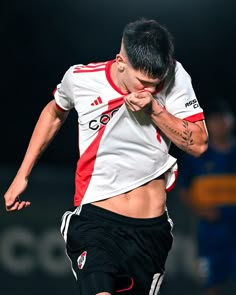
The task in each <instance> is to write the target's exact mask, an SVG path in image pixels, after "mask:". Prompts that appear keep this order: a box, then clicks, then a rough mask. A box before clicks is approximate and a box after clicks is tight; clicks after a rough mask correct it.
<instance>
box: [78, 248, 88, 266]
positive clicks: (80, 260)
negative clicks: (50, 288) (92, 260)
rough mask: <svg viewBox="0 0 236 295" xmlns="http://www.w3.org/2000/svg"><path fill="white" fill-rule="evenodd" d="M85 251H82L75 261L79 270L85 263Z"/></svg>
mask: <svg viewBox="0 0 236 295" xmlns="http://www.w3.org/2000/svg"><path fill="white" fill-rule="evenodd" d="M86 256H87V251H84V252H83V253H82V254H81V255H80V256H79V257H78V259H77V265H78V268H79V269H82V268H83V267H84V265H85V262H86Z"/></svg>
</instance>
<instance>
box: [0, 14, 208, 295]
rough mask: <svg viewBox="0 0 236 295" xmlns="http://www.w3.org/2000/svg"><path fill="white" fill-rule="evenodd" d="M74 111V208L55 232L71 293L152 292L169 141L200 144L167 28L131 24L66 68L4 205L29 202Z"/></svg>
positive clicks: (171, 177) (166, 243)
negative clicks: (108, 47)
mask: <svg viewBox="0 0 236 295" xmlns="http://www.w3.org/2000/svg"><path fill="white" fill-rule="evenodd" d="M73 108H75V109H76V111H77V113H78V128H79V150H80V158H79V160H78V164H77V170H76V176H75V195H74V208H73V209H70V210H68V211H66V212H65V214H64V215H63V217H62V225H61V233H62V235H63V237H64V239H65V243H66V251H67V254H68V256H69V258H70V260H71V265H72V271H73V273H74V275H75V277H76V280H77V286H78V294H81V295H94V294H99V295H111V294H118V293H121V292H122V294H135V295H145V294H149V295H152V294H157V293H158V291H159V288H160V285H161V282H162V280H163V276H164V271H165V262H166V259H167V256H168V252H169V250H170V249H171V246H172V241H173V236H172V221H171V219H170V218H169V216H168V213H167V208H166V191H168V190H170V189H171V188H172V187H173V186H174V184H175V180H176V175H177V163H176V161H177V160H176V159H175V158H174V157H172V156H171V155H170V154H169V152H168V151H169V148H170V143H171V142H173V143H174V144H175V145H176V146H177V147H179V148H180V149H181V150H183V151H185V152H186V153H189V154H191V155H193V156H195V157H198V156H200V155H201V154H202V153H203V152H204V151H205V150H206V149H207V140H208V134H207V130H206V127H205V122H204V114H203V110H202V108H201V107H200V105H199V103H198V100H197V98H196V96H195V93H194V90H193V87H192V83H191V78H190V76H189V74H188V73H187V72H186V71H185V69H184V68H183V66H182V65H181V63H179V62H178V61H176V60H175V59H174V46H173V41H172V37H171V35H170V33H169V32H168V30H167V29H166V28H164V27H163V26H161V25H160V24H159V23H158V22H157V21H155V20H147V19H143V18H142V19H139V20H137V21H134V22H131V23H129V24H127V25H126V26H125V28H124V31H123V36H122V41H121V48H120V51H119V53H118V54H117V55H116V57H115V59H114V60H111V61H106V62H98V63H90V64H88V65H83V64H79V65H74V66H72V67H70V68H69V70H68V71H67V72H66V73H65V75H64V77H63V79H62V81H61V83H60V84H58V86H57V88H56V90H55V92H54V99H53V100H52V101H50V102H49V103H48V104H47V105H46V106H45V108H44V109H43V110H42V113H41V115H40V117H39V120H38V122H37V124H36V126H35V129H34V132H33V134H32V137H31V140H30V143H29V146H28V149H27V151H26V154H25V157H24V159H23V162H22V164H21V166H20V168H19V170H18V172H17V174H16V176H15V178H14V180H13V182H12V184H11V185H10V187H9V189H8V190H7V192H6V194H5V204H6V210H7V211H15V210H21V209H23V208H26V207H28V206H29V205H30V202H29V201H27V200H23V197H21V198H20V197H19V196H20V195H22V193H23V192H24V191H25V189H26V187H27V183H28V178H29V176H30V173H31V170H32V169H33V167H34V166H35V164H36V162H37V160H38V159H39V157H40V156H41V155H42V153H43V152H44V151H45V150H46V148H47V147H48V145H49V144H50V142H51V141H52V140H53V138H54V136H55V135H56V133H57V132H58V131H59V129H60V128H61V126H62V125H63V123H64V122H65V120H66V118H67V116H68V114H69V112H70V110H71V109H73ZM137 159H138V162H137Z"/></svg>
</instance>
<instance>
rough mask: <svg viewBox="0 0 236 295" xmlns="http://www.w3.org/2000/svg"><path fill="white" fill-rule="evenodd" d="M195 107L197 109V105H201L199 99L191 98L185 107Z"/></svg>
mask: <svg viewBox="0 0 236 295" xmlns="http://www.w3.org/2000/svg"><path fill="white" fill-rule="evenodd" d="M191 106H192V107H193V108H194V109H196V108H197V107H199V104H198V101H197V100H196V99H193V100H190V101H189V102H186V104H185V107H186V108H188V107H191Z"/></svg>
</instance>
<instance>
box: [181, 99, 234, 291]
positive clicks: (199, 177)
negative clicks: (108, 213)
mask: <svg viewBox="0 0 236 295" xmlns="http://www.w3.org/2000/svg"><path fill="white" fill-rule="evenodd" d="M206 122H207V127H208V132H209V148H208V150H207V151H206V153H204V154H203V155H202V156H201V157H200V158H198V159H195V158H193V157H191V156H187V155H183V156H182V158H181V161H180V163H181V165H180V173H179V183H178V184H179V187H180V196H181V197H182V198H183V200H184V201H185V203H186V204H187V205H189V206H190V208H192V212H193V213H194V216H195V217H196V221H197V237H196V238H197V251H198V253H197V255H198V263H197V271H198V276H199V279H200V282H201V283H202V284H201V285H202V287H203V290H204V294H207V295H220V294H221V295H227V293H226V292H227V291H226V289H225V288H224V284H223V283H225V282H226V281H227V280H228V279H230V278H232V277H233V276H234V278H235V275H236V142H235V138H234V132H233V131H234V123H235V118H234V114H233V112H232V111H231V108H230V106H229V104H228V102H227V101H225V100H219V99H218V100H214V102H212V103H209V104H208V105H206ZM229 295H232V294H231V293H230V294H229Z"/></svg>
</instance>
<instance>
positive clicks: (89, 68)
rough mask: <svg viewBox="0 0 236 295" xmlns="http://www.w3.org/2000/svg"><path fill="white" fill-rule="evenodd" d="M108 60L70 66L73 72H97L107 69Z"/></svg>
mask: <svg viewBox="0 0 236 295" xmlns="http://www.w3.org/2000/svg"><path fill="white" fill-rule="evenodd" d="M107 63H108V61H105V62H90V63H88V64H75V65H73V66H71V67H70V69H69V70H70V71H71V73H73V74H82V73H97V72H101V71H104V70H105V69H106V66H107Z"/></svg>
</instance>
